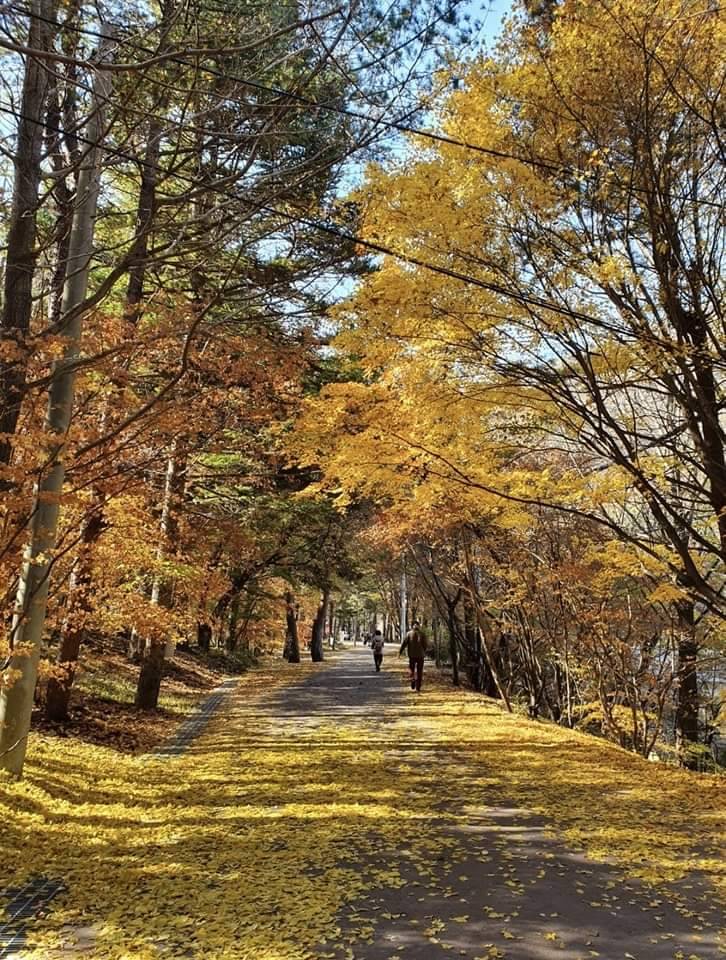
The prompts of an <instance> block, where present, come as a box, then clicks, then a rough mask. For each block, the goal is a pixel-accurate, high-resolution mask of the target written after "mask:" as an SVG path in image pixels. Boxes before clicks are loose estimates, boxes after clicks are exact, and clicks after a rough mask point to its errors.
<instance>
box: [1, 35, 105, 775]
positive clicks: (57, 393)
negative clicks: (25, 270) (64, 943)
mask: <svg viewBox="0 0 726 960" xmlns="http://www.w3.org/2000/svg"><path fill="white" fill-rule="evenodd" d="M105 30H106V27H105V24H101V32H103V33H105ZM109 46H110V42H109V38H108V36H107V35H106V36H105V37H104V40H103V41H102V43H101V47H100V50H99V57H100V58H103V57H105V56H106V55H107V52H108V49H109ZM110 92H111V84H110V74H109V73H108V71H105V70H99V71H97V73H96V79H95V83H94V94H93V98H92V112H91V117H90V119H89V121H88V128H87V140H88V142H89V143H90V144H92V146H91V147H90V148H89V150H88V151H87V154H86V156H85V158H84V160H83V165H82V167H81V171H80V174H79V177H78V193H77V203H76V211H75V215H74V218H73V232H72V236H71V244H70V253H69V258H68V273H67V279H66V286H65V290H64V293H63V316H64V318H65V317H67V318H69V319H68V321H67V322H66V323H65V324H64V326H63V332H64V334H65V338H66V348H65V351H64V355H63V358H62V359H61V360H59V361H58V362H57V363H56V365H55V368H54V371H53V379H52V382H51V385H50V388H49V391H48V413H47V419H46V430H47V432H48V434H49V435H50V436H51V437H53V441H52V442H51V445H50V449H49V450H48V453H47V464H48V466H47V469H46V472H45V475H44V476H43V477H42V479H41V480H40V482H39V484H38V488H37V490H36V495H35V498H34V504H33V511H32V520H31V530H30V539H29V543H28V547H27V550H26V554H25V559H24V563H23V569H22V572H21V575H20V581H19V585H18V594H17V600H16V609H15V615H14V617H13V624H12V631H11V644H10V645H11V649H13V650H14V651H15V652H13V654H12V655H11V658H10V663H9V667H10V668H11V669H12V670H13V671H16V672H17V673H16V676H17V679H16V680H15V682H14V683H13V684H12V686H10V687H5V688H3V690H2V691H0V767H1V768H2V769H5V770H7V771H8V772H10V773H12V774H13V775H15V776H20V775H21V774H22V770H23V764H24V762H25V752H26V744H27V736H28V731H29V730H30V715H31V711H32V708H33V694H34V692H35V683H36V679H37V675H38V659H39V656H40V644H41V640H42V636H43V627H44V625H45V615H46V608H47V603H48V582H49V577H50V564H51V556H52V553H53V550H54V548H55V542H56V532H57V528H58V514H59V508H60V497H61V494H62V491H63V480H64V477H65V464H64V460H63V454H64V450H65V444H66V435H67V432H68V427H69V426H70V422H71V413H72V408H73V395H74V385H75V371H74V365H75V361H76V359H77V358H78V355H79V352H80V348H81V330H82V316H81V314H80V313H79V312H76V313H75V314H74V310H76V308H77V307H78V306H79V305H80V304H81V303H82V302H83V300H84V299H85V296H86V290H87V286H88V272H89V265H90V261H91V257H92V256H93V233H94V225H95V218H96V207H97V203H98V193H99V189H100V181H101V160H102V151H101V143H102V140H103V136H104V133H105V120H104V112H103V111H104V107H105V106H106V104H107V103H108V100H109V96H110ZM17 651H21V652H17Z"/></svg>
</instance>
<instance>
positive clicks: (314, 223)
mask: <svg viewBox="0 0 726 960" xmlns="http://www.w3.org/2000/svg"><path fill="white" fill-rule="evenodd" d="M0 112H2V113H6V114H9V115H11V116H13V117H15V118H16V119H17V120H26V121H29V122H30V123H36V124H37V123H39V121H36V120H34V119H32V118H30V117H26V116H24V115H23V114H21V113H19V112H18V111H16V110H13V109H12V108H10V107H5V106H2V105H0ZM46 128H47V129H50V130H52V131H53V132H54V133H61V132H62V130H61V129H60V128H57V127H53V126H48V125H46ZM77 139H78V140H79V141H80V142H82V143H85V144H86V145H88V146H91V147H94V146H95V147H96V148H97V149H99V150H101V151H102V152H103V153H107V154H111V155H112V156H115V157H117V158H119V159H123V160H127V161H129V162H133V163H140V164H142V165H143V166H145V167H146V169H148V170H153V171H154V172H156V173H162V174H167V171H165V170H164V169H163V168H162V167H159V166H158V165H157V164H149V163H147V162H146V161H143V160H140V159H139V158H138V157H134V156H132V155H131V154H128V153H126V152H125V151H123V150H119V149H118V148H116V147H111V146H108V145H106V144H94V143H93V142H92V141H91V140H89V139H88V138H87V137H83V136H80V135H78V136H77ZM173 176H174V177H175V178H176V179H178V180H180V181H182V182H183V183H188V184H190V185H191V186H194V187H200V183H199V181H198V180H196V179H194V178H193V177H190V176H185V175H184V174H181V173H174V174H173ZM201 186H202V188H203V189H205V190H208V191H209V192H210V193H216V194H218V195H220V196H222V197H224V199H225V200H230V199H234V200H237V201H238V202H240V203H242V204H244V205H246V206H248V207H252V208H253V209H254V210H258V211H260V212H262V213H267V214H271V215H273V216H276V217H279V218H281V219H282V220H285V221H286V222H287V223H291V224H302V225H303V226H306V227H309V228H310V229H312V230H316V231H318V232H320V233H324V234H326V235H327V236H331V237H335V238H336V239H338V240H343V241H345V242H346V243H351V244H356V245H358V246H360V247H362V248H364V249H366V250H370V251H371V252H372V253H377V254H382V255H384V256H390V257H392V258H393V259H396V260H399V261H401V262H402V263H408V264H410V265H411V266H416V267H421V268H422V269H424V270H428V271H430V272H432V273H436V274H439V275H441V276H445V277H448V278H450V279H454V280H459V281H460V282H462V283H466V284H469V285H470V286H475V287H478V288H479V289H482V290H487V291H488V292H490V293H494V294H496V295H497V296H500V297H504V298H506V299H508V300H513V301H514V302H516V303H520V304H523V305H524V306H527V307H532V308H536V309H539V310H548V311H550V312H552V313H558V314H561V315H562V316H567V317H569V318H572V319H576V320H581V321H583V322H585V323H591V322H592V321H593V318H592V317H590V316H588V315H587V314H585V313H582V312H581V311H579V310H576V309H574V308H569V307H567V308H565V307H561V306H558V305H557V304H556V303H552V302H551V301H549V300H545V299H543V298H541V297H537V296H535V295H529V294H523V293H518V292H516V291H512V290H511V289H509V288H507V287H505V286H503V285H502V284H496V283H492V282H490V281H486V280H482V279H481V278H479V277H473V276H471V275H470V274H466V273H461V272H460V271H457V270H453V269H451V268H448V267H442V266H440V265H438V264H434V263H431V262H429V261H427V260H424V259H422V258H420V257H414V256H413V255H411V254H407V253H404V252H402V251H400V250H394V249H393V247H389V246H387V245H385V244H382V243H377V242H376V241H374V240H366V239H364V238H363V237H360V236H358V235H356V234H354V233H351V232H350V231H348V230H344V229H342V228H341V227H339V226H337V225H334V224H330V223H323V222H320V221H319V220H313V219H312V218H310V217H309V216H306V215H302V214H292V213H286V212H285V211H283V210H280V209H278V208H277V207H274V206H271V205H269V204H265V203H260V202H256V201H254V200H252V199H250V198H249V197H239V196H236V195H230V191H228V190H224V189H221V188H219V187H215V186H214V185H213V184H203V185H201Z"/></svg>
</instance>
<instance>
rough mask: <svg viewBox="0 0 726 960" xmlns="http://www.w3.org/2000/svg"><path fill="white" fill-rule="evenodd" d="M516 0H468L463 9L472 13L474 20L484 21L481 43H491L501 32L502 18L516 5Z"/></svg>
mask: <svg viewBox="0 0 726 960" xmlns="http://www.w3.org/2000/svg"><path fill="white" fill-rule="evenodd" d="M514 2H515V0H467V2H466V3H465V4H464V5H463V8H462V9H463V10H464V11H465V12H466V13H468V14H470V15H471V18H472V20H479V21H481V23H482V30H481V33H480V34H479V38H478V39H479V43H480V44H482V45H489V44H491V42H492V41H493V40H494V39H496V36H497V34H498V33H499V30H500V27H501V23H502V19H503V17H505V16H506V15H507V14H508V13H509V12H510V11H511V10H512V7H513V6H514Z"/></svg>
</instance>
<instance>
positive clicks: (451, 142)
mask: <svg viewBox="0 0 726 960" xmlns="http://www.w3.org/2000/svg"><path fill="white" fill-rule="evenodd" d="M8 7H9V8H11V9H14V10H16V11H17V12H20V13H22V14H23V15H24V16H29V17H35V18H36V19H42V20H44V22H46V23H50V24H52V25H53V26H56V27H58V26H63V27H64V28H67V29H71V30H73V31H75V32H79V33H88V34H89V35H91V36H95V37H101V34H100V33H98V32H97V31H92V30H88V29H86V28H81V27H74V26H72V25H66V24H58V23H56V22H55V21H52V20H50V19H49V18H43V17H40V15H39V14H35V13H33V12H32V11H29V10H27V9H24V8H21V7H18V6H17V5H14V4H8ZM116 41H117V43H119V44H121V45H123V46H127V47H129V49H131V50H134V51H135V52H137V53H143V54H146V55H153V54H154V53H155V52H156V51H154V49H153V48H150V47H143V46H140V45H139V44H136V43H133V42H132V41H130V40H124V39H120V38H118V37H117V38H116ZM1 45H2V41H0V46H1ZM39 52H40V51H39ZM166 61H167V62H170V63H176V64H177V65H181V66H187V67H188V66H190V64H189V62H188V61H187V60H185V59H184V58H183V57H174V56H171V55H170V56H168V57H167V58H166ZM194 69H195V70H197V71H198V72H200V73H206V74H208V75H209V76H214V77H216V78H218V79H223V80H233V81H235V82H236V83H240V84H242V85H244V86H247V87H250V88H251V89H254V90H258V91H261V92H265V93H273V94H275V95H276V96H279V97H283V98H285V99H287V100H292V101H293V102H296V103H300V104H302V105H305V106H309V107H311V108H313V109H316V110H324V111H328V112H332V113H336V114H339V115H341V116H346V117H350V118H352V119H357V120H363V121H366V122H368V123H372V124H374V125H375V126H378V127H385V128H386V129H389V130H395V131H396V132H397V133H405V134H409V135H411V136H416V137H421V138H422V139H425V140H430V141H432V142H435V143H439V144H444V145H446V146H453V147H459V148H462V149H465V150H469V151H473V152H475V153H480V154H484V155H487V156H491V157H495V158H496V159H499V160H514V161H516V162H518V163H522V164H523V165H525V166H531V167H536V168H538V169H541V170H546V171H548V172H549V173H555V174H563V173H564V174H568V175H570V176H576V177H580V176H582V174H583V173H585V172H586V170H585V169H584V168H581V167H576V166H572V165H568V164H562V163H559V162H558V161H555V160H552V159H549V158H548V159H545V160H539V159H537V158H534V157H524V156H522V155H520V154H515V153H510V152H508V151H505V150H497V149H495V148H493V147H485V146H483V145H481V144H474V143H471V142H470V141H466V140H458V139H456V138H455V137H449V136H447V135H446V134H439V133H435V132H434V131H432V130H423V129H420V128H417V127H412V126H410V125H409V124H405V123H402V122H401V121H397V120H386V119H384V118H383V117H377V118H376V117H370V116H368V115H367V114H365V113H361V112H360V111H357V110H353V109H351V108H349V107H343V106H336V105H334V104H331V103H325V102H323V101H320V100H314V99H313V98H312V97H307V96H305V95H304V94H301V93H296V92H295V91H293V90H288V89H285V88H282V87H276V86H273V85H270V84H264V83H261V82H260V81H258V80H252V79H250V78H246V77H241V76H239V75H237V74H233V73H227V72H223V71H221V70H215V69H214V68H213V67H208V66H203V65H201V64H195V65H194ZM228 99H231V98H228ZM237 102H239V101H237ZM147 116H148V114H147ZM609 169H610V171H612V167H610V168H609ZM627 189H628V190H629V191H630V192H631V193H635V194H642V195H643V196H649V191H648V190H647V189H646V188H644V187H637V186H635V185H633V184H628V185H627ZM673 199H675V200H679V201H690V200H691V199H692V198H691V196H690V195H688V194H686V195H679V196H675V197H674V198H673ZM698 203H699V204H702V205H705V206H710V207H714V208H716V209H719V210H720V209H722V208H723V206H724V203H723V202H718V201H714V200H708V199H706V198H705V197H702V198H699V200H698Z"/></svg>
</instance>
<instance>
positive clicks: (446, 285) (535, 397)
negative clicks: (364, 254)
mask: <svg viewBox="0 0 726 960" xmlns="http://www.w3.org/2000/svg"><path fill="white" fill-rule="evenodd" d="M532 6H533V9H532V11H531V12H532V14H538V13H539V14H540V15H539V16H533V17H532V18H527V17H520V18H516V17H515V18H514V19H513V20H512V21H511V22H510V24H509V26H508V28H507V31H506V33H505V36H504V39H503V41H502V44H501V46H500V49H499V51H498V52H496V53H495V54H494V55H492V56H490V57H487V58H483V59H481V60H478V61H477V62H475V63H473V64H471V65H468V66H467V65H460V66H459V67H457V68H456V75H457V77H458V78H461V82H460V83H459V84H458V87H459V89H458V90H455V91H454V92H453V93H452V94H451V96H450V98H449V99H448V102H447V103H446V105H445V106H444V107H443V108H442V110H441V111H440V124H441V132H442V140H441V141H439V142H437V143H432V142H431V141H428V140H425V139H424V138H416V137H412V138H411V141H410V145H409V150H408V152H407V153H406V155H405V156H404V157H403V158H402V159H401V160H400V162H398V163H397V164H394V165H389V166H387V167H383V166H378V167H373V168H371V169H370V171H369V173H368V177H367V180H366V182H365V184H364V186H363V187H362V188H361V189H360V190H358V191H357V192H356V194H355V197H354V200H355V202H356V203H357V205H358V208H359V210H360V212H361V217H362V223H363V228H362V230H361V240H362V243H363V244H364V245H365V244H367V245H368V247H369V248H370V249H372V250H375V251H378V252H379V253H380V254H381V259H380V263H379V269H378V271H377V272H376V273H375V274H374V275H373V276H372V277H370V278H369V279H368V280H367V281H366V282H365V283H362V284H361V286H360V288H359V290H358V291H357V292H356V294H355V295H354V297H352V298H351V299H350V300H349V301H348V302H347V303H345V304H343V305H342V307H341V309H340V311H339V314H338V316H339V321H340V326H341V330H342V332H341V334H340V337H339V340H338V343H339V346H340V349H341V350H344V351H349V352H350V353H352V354H353V355H355V356H356V357H357V358H358V359H359V362H360V363H361V364H362V365H363V367H364V368H365V369H366V371H367V374H368V376H369V380H370V382H369V384H366V385H361V384H352V385H350V386H349V387H348V388H337V389H336V390H329V391H328V396H327V398H326V400H327V404H326V405H323V406H322V411H318V412H317V414H316V416H317V417H318V418H319V423H320V424H322V425H323V428H324V430H325V431H326V432H327V430H328V429H329V428H332V430H331V433H337V434H342V435H343V436H344V437H345V440H344V442H341V443H339V444H338V447H337V449H334V451H333V455H332V457H331V456H321V457H320V461H319V462H321V464H324V465H326V467H327V469H328V470H329V472H330V475H331V476H335V477H337V478H343V479H345V478H347V483H348V485H349V487H350V488H351V489H356V490H361V491H362V492H364V493H365V492H373V491H374V489H375V490H377V491H378V494H379V496H383V497H385V496H386V491H388V492H392V495H394V496H400V492H399V493H396V487H397V482H398V481H399V480H400V478H401V471H402V470H404V469H405V471H407V472H408V473H409V474H410V473H412V472H413V473H415V471H416V470H418V471H419V473H420V474H422V475H425V476H426V477H427V478H428V482H427V483H426V484H423V485H420V486H414V487H413V488H412V489H410V490H409V491H408V493H407V496H408V497H409V498H410V499H411V500H412V502H413V503H414V504H415V503H416V501H417V499H419V500H420V499H421V498H422V497H423V496H432V490H433V489H434V486H433V478H437V481H436V482H437V483H438V484H440V485H441V486H442V487H447V486H448V488H449V489H450V490H451V489H454V490H456V491H457V492H458V493H457V499H459V501H460V509H461V510H462V512H463V513H464V515H466V513H467V510H468V500H467V498H468V497H469V496H471V495H478V496H479V497H483V498H484V499H485V500H487V501H488V502H491V503H492V504H494V505H495V509H496V510H502V509H503V507H502V503H503V502H504V501H506V502H508V503H509V504H510V509H514V508H515V507H516V506H517V505H519V506H520V507H525V506H529V507H536V508H540V509H547V508H554V509H555V510H557V511H560V512H564V513H565V514H567V515H570V516H579V517H581V518H583V519H584V520H587V521H588V522H591V523H593V524H595V525H596V526H598V527H600V528H601V529H602V531H603V533H604V534H605V535H607V536H611V537H614V538H616V539H618V540H620V541H622V542H623V543H626V544H630V545H631V546H632V547H634V548H635V549H636V555H638V556H640V558H641V561H640V562H642V563H643V564H644V566H645V568H646V571H647V575H648V576H653V575H654V574H655V575H656V576H658V577H659V578H660V586H659V587H658V590H657V593H655V592H654V593H653V602H655V603H658V602H665V603H666V604H669V610H670V611H671V613H672V615H673V617H674V619H675V627H674V637H675V647H676V651H677V657H676V659H677V665H676V681H675V684H674V686H675V689H676V700H677V707H676V713H677V721H676V726H677V729H678V734H679V738H680V740H681V742H682V744H683V745H685V744H687V743H688V742H690V741H695V740H696V739H698V736H699V730H698V681H697V667H696V658H697V656H698V653H699V647H700V643H701V637H702V635H703V627H704V624H705V620H704V618H705V617H708V616H716V617H718V618H723V616H724V614H725V613H726V605H725V602H724V596H723V585H724V577H723V573H724V560H725V559H726V554H725V553H724V532H725V531H726V527H725V521H726V510H725V509H724V508H725V507H726V500H725V499H724V495H725V494H726V483H725V481H726V461H725V457H724V451H725V450H726V436H725V435H724V430H723V424H722V417H721V411H722V407H723V387H722V382H723V362H724V356H723V336H722V329H721V324H722V320H723V318H722V303H723V292H724V278H723V273H722V260H723V236H724V234H723V230H722V216H723V208H722V198H723V194H724V186H725V185H726V184H725V183H724V167H723V162H722V142H721V135H720V129H719V122H718V116H719V108H718V104H719V97H720V95H721V80H722V77H723V73H724V66H725V62H724V49H726V45H725V44H724V42H723V40H724V19H725V18H724V13H723V11H722V10H721V9H720V8H719V7H714V6H712V5H706V6H704V5H703V4H700V3H693V4H689V5H687V7H688V13H687V15H685V14H684V6H683V4H682V3H681V2H676V0H672V2H668V0H666V2H661V0H649V2H647V3H640V2H637V3H636V2H631V0H613V2H610V0H607V2H606V0H602V2H597V3H584V2H580V0H562V2H560V3H556V4H548V5H539V6H540V7H542V8H543V9H541V10H540V9H534V7H535V6H536V5H532ZM545 7H546V9H544V8H545ZM361 409H363V410H364V411H365V414H364V419H365V424H364V425H361V424H360V423H356V417H357V415H358V411H360V410H361ZM322 447H323V444H321V445H320V449H319V450H318V455H320V454H322V453H323V450H322ZM308 455H309V456H312V455H313V450H312V449H309V450H308ZM361 462H363V463H366V464H367V466H368V470H369V476H368V477H362V478H361V477H353V476H352V475H351V474H352V473H354V472H355V469H356V468H355V466H354V465H355V464H357V463H361ZM402 464H403V465H405V466H402ZM423 491H426V493H424V492H423ZM428 506H429V508H430V509H433V510H438V509H439V507H438V505H437V504H436V502H435V500H434V499H432V500H431V501H430V502H429V504H428ZM477 509H478V510H481V506H479V507H478V508H477ZM419 516H420V514H419ZM652 586H653V587H654V586H655V584H653V585H652ZM651 592H652V591H651Z"/></svg>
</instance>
